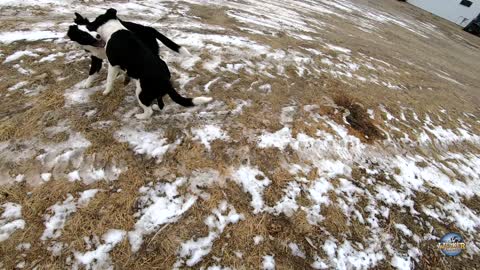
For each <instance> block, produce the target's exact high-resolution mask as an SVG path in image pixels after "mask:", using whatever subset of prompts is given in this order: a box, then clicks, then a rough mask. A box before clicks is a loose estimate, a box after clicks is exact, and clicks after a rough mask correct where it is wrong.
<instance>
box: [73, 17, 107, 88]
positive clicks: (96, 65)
mask: <svg viewBox="0 0 480 270" xmlns="http://www.w3.org/2000/svg"><path fill="white" fill-rule="evenodd" d="M67 36H68V38H70V40H71V41H73V42H75V43H77V44H78V45H79V46H80V47H81V48H82V49H84V50H85V51H87V52H89V53H90V54H91V56H90V59H91V64H90V71H89V72H88V78H87V80H86V81H85V83H84V84H83V85H82V87H84V88H89V87H90V86H92V83H93V81H94V80H95V79H96V78H97V77H98V73H99V72H100V69H101V68H102V64H103V60H102V59H106V58H107V54H106V53H105V42H104V41H103V40H102V39H100V38H95V37H93V36H92V35H91V34H90V33H88V32H86V31H83V30H80V29H79V28H78V25H76V24H74V25H70V27H69V28H68V32H67Z"/></svg>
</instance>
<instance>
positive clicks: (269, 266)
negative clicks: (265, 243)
mask: <svg viewBox="0 0 480 270" xmlns="http://www.w3.org/2000/svg"><path fill="white" fill-rule="evenodd" d="M262 269H264V270H275V258H274V256H271V255H265V256H263V261H262Z"/></svg>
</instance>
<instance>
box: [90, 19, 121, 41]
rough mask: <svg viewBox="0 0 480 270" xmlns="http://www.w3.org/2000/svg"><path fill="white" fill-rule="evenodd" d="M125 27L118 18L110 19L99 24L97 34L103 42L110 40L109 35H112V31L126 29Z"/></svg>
mask: <svg viewBox="0 0 480 270" xmlns="http://www.w3.org/2000/svg"><path fill="white" fill-rule="evenodd" d="M126 29H127V28H125V27H124V26H123V25H122V24H121V23H120V22H119V21H118V20H110V21H108V22H106V23H105V24H103V25H102V26H100V27H99V28H98V29H97V32H98V34H100V37H102V39H103V40H105V42H107V43H108V41H109V40H110V37H111V36H112V34H113V33H115V32H117V31H120V30H126Z"/></svg>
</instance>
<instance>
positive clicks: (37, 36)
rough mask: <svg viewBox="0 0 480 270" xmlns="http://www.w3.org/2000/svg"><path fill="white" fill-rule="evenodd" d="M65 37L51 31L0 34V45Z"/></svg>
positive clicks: (62, 34)
mask: <svg viewBox="0 0 480 270" xmlns="http://www.w3.org/2000/svg"><path fill="white" fill-rule="evenodd" d="M63 36H65V34H64V33H59V32H52V31H13V32H0V43H5V44H10V43H12V42H15V41H20V40H25V41H38V40H46V39H57V38H61V37H63Z"/></svg>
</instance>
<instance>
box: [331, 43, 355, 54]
mask: <svg viewBox="0 0 480 270" xmlns="http://www.w3.org/2000/svg"><path fill="white" fill-rule="evenodd" d="M325 47H326V48H328V49H330V50H332V51H337V52H341V53H345V54H350V53H351V52H352V51H351V50H350V49H346V48H343V47H340V46H335V45H332V44H325Z"/></svg>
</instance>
